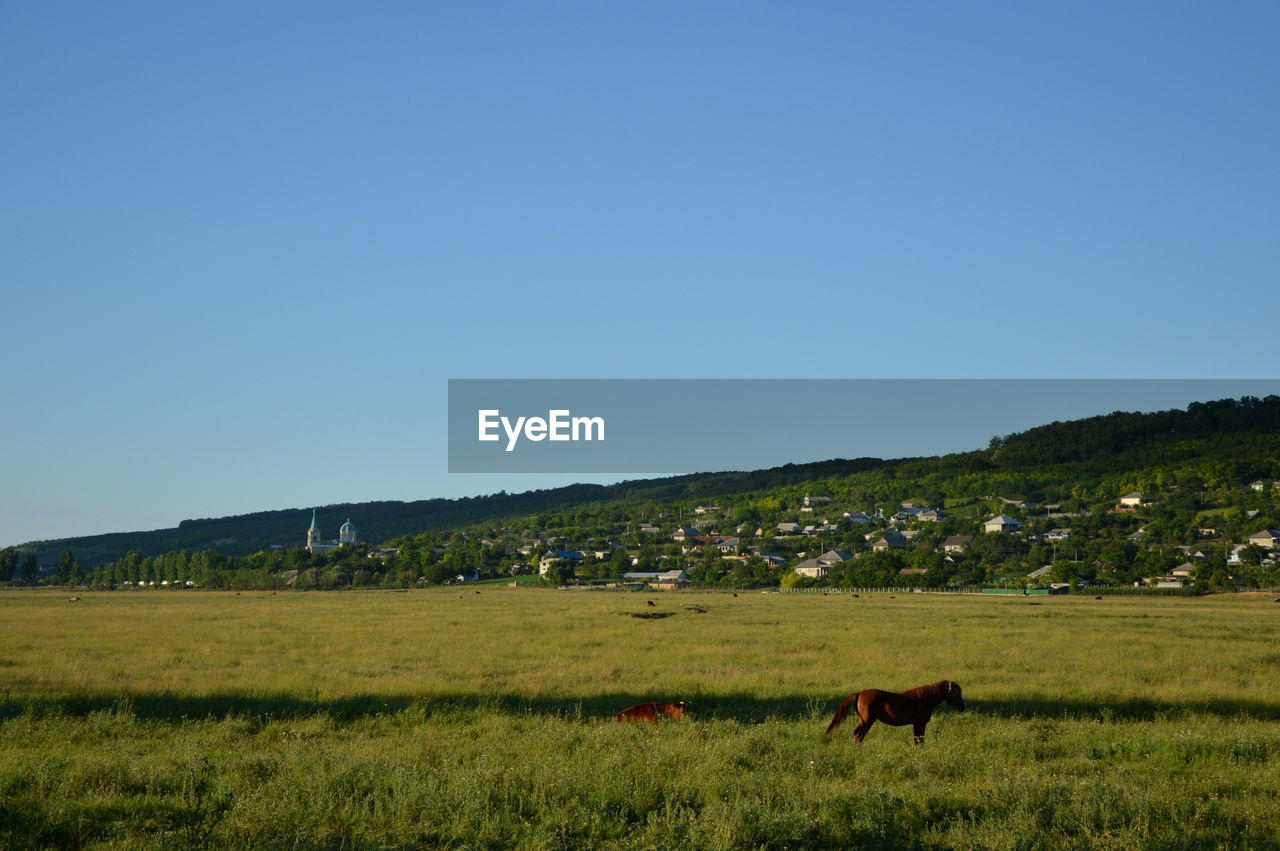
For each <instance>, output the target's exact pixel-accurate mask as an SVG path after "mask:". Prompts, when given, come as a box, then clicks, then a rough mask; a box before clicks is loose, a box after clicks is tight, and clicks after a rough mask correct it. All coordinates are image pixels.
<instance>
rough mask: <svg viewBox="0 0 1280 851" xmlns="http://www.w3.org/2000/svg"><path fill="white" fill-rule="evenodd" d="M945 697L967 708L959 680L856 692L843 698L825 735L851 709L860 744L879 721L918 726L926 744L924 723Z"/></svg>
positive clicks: (961, 708) (918, 737) (918, 735)
mask: <svg viewBox="0 0 1280 851" xmlns="http://www.w3.org/2000/svg"><path fill="white" fill-rule="evenodd" d="M943 701H946V702H947V703H949V704H951V705H952V706H954V707H955V708H956V709H958V710H959V711H961V712H963V711H964V696H963V695H962V694H961V693H960V684H959V683H955V682H952V681H951V680H943V681H942V682H939V683H930V684H929V685H927V686H917V687H916V688H913V689H911V690H910V691H905V692H903V693H902V694H896V693H894V692H891V691H880V689H878V688H872V689H867V690H866V691H859V692H854V693H853V694H851V695H849V696H848V697H846V698H845V699H844V700H843V701H842V702H841V704H840V708H839V709H837V710H836V717H835V718H834V719H832V721H831V726H830V727H828V728H827V733H826V735H829V734H830V733H831V731H832V730H834V729H835V728H836V727H839V726H840V722H841V721H843V720H844V719H845V716H847V715H848V714H849V712H850V710H856V711H857V714H858V722H859V723H858V729H856V730H854V731H853V738H854V739H855V740H857V742H858V744H862V740H863V739H864V738H866V735H867V731H868V730H870V729H871V725H872V724H874V723H875V722H877V721H881V722H883V723H885V724H889V725H891V726H894V727H902V726H904V725H906V724H910V725H911V726H912V727H914V728H915V734H916V744H917V745H919V744H923V743H924V727H925V725H926V724H928V723H929V719H930V718H931V717H933V710H934V709H936V708H937V706H938V704H939V703H942V702H943Z"/></svg>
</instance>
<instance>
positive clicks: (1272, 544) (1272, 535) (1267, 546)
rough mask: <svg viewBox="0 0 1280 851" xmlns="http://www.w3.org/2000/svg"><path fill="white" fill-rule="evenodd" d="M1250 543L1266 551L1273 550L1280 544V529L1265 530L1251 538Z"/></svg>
mask: <svg viewBox="0 0 1280 851" xmlns="http://www.w3.org/2000/svg"><path fill="white" fill-rule="evenodd" d="M1249 543H1251V544H1256V545H1257V546H1259V547H1262V548H1263V549H1264V550H1273V549H1275V548H1276V546H1277V545H1278V544H1280V529H1263V530H1262V531H1261V532H1254V533H1253V534H1252V535H1250V536H1249Z"/></svg>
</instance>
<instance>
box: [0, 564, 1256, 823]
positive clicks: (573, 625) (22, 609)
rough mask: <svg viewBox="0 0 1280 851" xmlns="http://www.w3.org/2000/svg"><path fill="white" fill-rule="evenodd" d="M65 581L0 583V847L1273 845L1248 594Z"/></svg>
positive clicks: (1253, 609) (1253, 610) (1253, 617)
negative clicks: (191, 585)
mask: <svg viewBox="0 0 1280 851" xmlns="http://www.w3.org/2000/svg"><path fill="white" fill-rule="evenodd" d="M67 596H68V595H66V594H58V593H54V592H45V591H12V592H3V593H0V624H2V630H3V631H2V633H0V634H2V635H3V637H4V640H3V642H0V697H3V701H4V702H3V704H2V706H0V846H3V847H6V848H11V847H28V846H53V847H188V846H201V845H203V846H214V847H237V848H239V847H265V848H271V847H280V848H284V847H288V848H298V847H302V848H311V847H330V848H363V847H376V848H382V847H457V848H499V847H524V848H559V847H591V848H599V847H606V848H658V847H677V848H680V847H691V848H748V847H791V848H802V847H854V846H864V847H886V848H904V847H906V848H909V847H920V848H933V847H964V848H969V847H988V848H1082V847H1094V848H1137V847H1144V848H1145V847H1159V848H1205V847H1208V848H1214V847H1238V848H1267V847H1280V770H1278V767H1280V730H1278V729H1277V722H1278V721H1280V605H1278V604H1276V603H1274V602H1273V599H1272V598H1271V597H1270V596H1261V595H1234V596H1214V597H1208V598H1198V599H1168V598H1107V599H1105V600H1102V601H1095V600H1094V599H1092V598H1091V597H1087V598H1082V597H1065V598H1045V597H1039V598H1034V599H1025V598H1018V597H1001V598H990V597H978V596H970V595H964V596H959V595H925V594H896V595H894V596H892V597H891V596H890V595H889V594H876V595H874V596H866V595H863V596H861V597H857V598H855V597H852V596H850V595H838V594H832V595H830V596H824V595H821V594H795V595H789V594H772V593H771V594H760V593H740V594H739V595H738V596H736V597H735V596H733V595H732V594H729V593H716V594H696V593H654V594H647V595H646V594H633V593H615V592H573V591H553V590H543V589H532V588H520V589H508V588H500V587H492V586H489V587H485V588H483V589H481V592H480V593H478V594H477V593H476V592H475V589H474V588H468V589H466V590H461V591H460V590H459V589H456V588H454V589H447V588H446V589H432V590H423V591H418V590H415V591H411V592H395V591H361V592H349V593H296V592H294V593H280V594H275V595H273V594H270V593H268V592H245V593H243V594H232V593H202V592H138V593H125V592H115V593H102V594H91V593H82V594H81V595H80V596H81V597H83V600H81V601H80V602H74V603H73V602H69V601H68V599H67ZM647 600H653V601H654V602H655V604H656V605H655V606H653V607H650V606H647V605H646V601H647ZM944 678H948V679H954V680H957V681H959V682H960V683H961V684H963V686H964V691H965V697H966V700H967V702H968V704H969V711H968V712H966V713H963V714H961V713H956V712H954V711H953V710H951V709H949V708H947V707H945V706H943V707H940V708H939V710H938V711H937V713H936V714H935V716H934V720H933V722H932V723H931V724H930V726H929V730H928V741H927V742H926V744H925V745H924V746H923V747H920V748H916V747H913V746H912V744H911V731H910V729H909V728H892V727H886V726H883V725H876V726H875V727H874V728H873V729H872V731H871V733H870V735H869V736H868V737H867V740H866V742H865V743H864V744H863V745H862V746H861V747H858V746H856V745H855V744H854V743H853V737H852V727H853V725H852V724H848V723H846V724H845V726H844V727H842V728H841V729H839V730H838V731H837V732H836V733H835V734H833V735H832V736H831V737H830V738H829V739H828V738H824V736H823V731H824V730H825V729H826V726H827V724H828V723H829V721H830V719H831V715H832V713H833V712H834V710H835V708H836V705H837V703H838V701H839V699H840V698H842V697H843V696H844V695H845V694H847V693H849V692H852V691H857V690H860V689H865V688H872V687H877V688H885V689H894V690H900V689H906V688H909V687H912V686H916V685H920V684H922V683H926V682H932V681H935V680H940V679H944ZM679 698H684V699H687V700H689V701H691V702H692V703H693V704H694V706H693V711H692V719H691V720H686V721H676V722H666V723H663V724H661V725H658V726H656V727H654V726H647V725H645V726H627V725H620V724H616V723H614V722H613V720H612V718H613V715H614V714H615V713H616V712H618V711H619V710H621V709H622V708H624V707H626V706H628V705H631V704H634V703H641V702H646V701H650V700H661V701H665V700H675V699H679Z"/></svg>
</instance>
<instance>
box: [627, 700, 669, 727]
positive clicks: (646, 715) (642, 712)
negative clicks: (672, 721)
mask: <svg viewBox="0 0 1280 851" xmlns="http://www.w3.org/2000/svg"><path fill="white" fill-rule="evenodd" d="M685 706H686V704H685V702H684V701H683V700H682V701H680V702H679V703H642V704H640V705H639V706H630V707H627V708H626V709H624V710H622V711H621V712H619V713H618V714H617V715H616V716H615V717H614V719H613V720H614V721H645V722H647V723H649V724H657V723H658V718H659V717H660V716H663V715H665V716H666V717H668V718H683V717H684V709H685Z"/></svg>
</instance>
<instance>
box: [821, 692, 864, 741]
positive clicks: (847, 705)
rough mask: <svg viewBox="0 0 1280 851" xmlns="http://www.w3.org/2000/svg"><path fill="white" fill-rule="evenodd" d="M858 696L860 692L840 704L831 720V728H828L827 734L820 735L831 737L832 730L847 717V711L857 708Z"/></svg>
mask: <svg viewBox="0 0 1280 851" xmlns="http://www.w3.org/2000/svg"><path fill="white" fill-rule="evenodd" d="M859 694H860V692H856V691H855V692H854V693H853V694H851V695H849V696H848V697H846V698H845V699H844V700H843V701H841V702H840V708H839V709H837V710H836V717H835V718H832V719H831V726H830V727H828V728H827V732H825V733H823V734H822V735H824V736H829V735H831V731H832V730H834V729H835V728H836V727H839V726H840V722H842V721H844V719H845V717H846V716H848V714H849V710H850V709H852V708H853V707H855V706H857V704H858V695H859Z"/></svg>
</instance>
